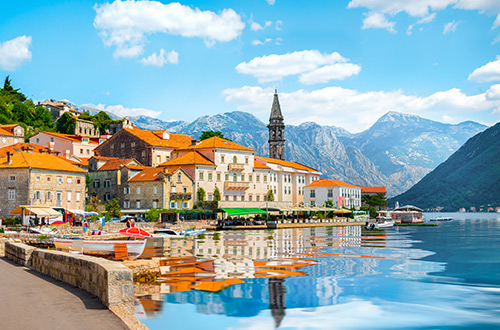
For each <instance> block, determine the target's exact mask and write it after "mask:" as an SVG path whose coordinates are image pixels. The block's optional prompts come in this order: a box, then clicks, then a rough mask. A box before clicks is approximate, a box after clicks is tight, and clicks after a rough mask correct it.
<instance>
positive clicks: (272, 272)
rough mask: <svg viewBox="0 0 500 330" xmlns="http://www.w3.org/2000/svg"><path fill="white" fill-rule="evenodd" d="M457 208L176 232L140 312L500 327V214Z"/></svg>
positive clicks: (238, 324) (156, 318)
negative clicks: (405, 220) (396, 217)
mask: <svg viewBox="0 0 500 330" xmlns="http://www.w3.org/2000/svg"><path fill="white" fill-rule="evenodd" d="M443 215H446V214H439V216H443ZM450 215H451V216H452V217H454V218H455V220H454V221H450V222H439V226H438V227H395V228H392V229H389V230H385V231H371V232H370V231H365V230H364V229H361V228H360V227H345V228H344V227H323V228H305V229H289V230H288V229H285V230H261V231H246V232H230V231H226V232H219V233H207V234H206V237H205V238H201V239H200V238H198V239H196V240H192V241H188V242H183V241H176V242H174V243H173V248H172V251H173V252H172V253H173V255H174V256H182V258H173V259H169V260H165V261H164V265H165V266H164V267H162V270H163V273H164V275H163V276H162V279H161V283H160V285H155V286H137V287H136V296H137V299H136V315H137V317H138V318H139V319H141V320H142V321H143V322H144V323H145V324H146V325H147V326H148V327H150V328H151V329H152V330H156V329H275V328H279V329H500V214H492V213H490V214H485V213H483V214H450ZM433 216H435V214H426V215H425V218H426V219H430V218H432V217H433ZM189 256H191V257H189Z"/></svg>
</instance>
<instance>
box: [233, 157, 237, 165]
mask: <svg viewBox="0 0 500 330" xmlns="http://www.w3.org/2000/svg"><path fill="white" fill-rule="evenodd" d="M237 162H238V158H237V157H236V156H234V157H233V164H236V163H237Z"/></svg>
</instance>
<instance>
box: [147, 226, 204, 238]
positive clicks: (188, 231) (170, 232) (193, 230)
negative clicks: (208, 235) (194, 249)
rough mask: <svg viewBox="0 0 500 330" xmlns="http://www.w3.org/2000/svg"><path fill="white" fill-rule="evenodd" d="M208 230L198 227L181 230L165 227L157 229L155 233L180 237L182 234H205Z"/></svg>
mask: <svg viewBox="0 0 500 330" xmlns="http://www.w3.org/2000/svg"><path fill="white" fill-rule="evenodd" d="M206 231H207V230H206V229H196V228H188V229H186V230H181V231H176V230H173V229H168V228H164V229H157V230H155V234H161V235H167V236H177V237H180V236H197V235H201V234H204V233H205V232H206Z"/></svg>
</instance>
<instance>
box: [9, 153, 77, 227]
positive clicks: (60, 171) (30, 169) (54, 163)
mask: <svg viewBox="0 0 500 330" xmlns="http://www.w3.org/2000/svg"><path fill="white" fill-rule="evenodd" d="M85 174H86V171H84V170H82V169H80V168H78V167H76V166H73V165H71V164H69V163H68V162H67V161H66V160H64V159H61V158H60V157H57V156H55V155H51V154H44V153H42V154H40V153H31V152H17V153H15V154H11V153H10V152H9V153H8V154H7V156H6V157H5V158H2V159H1V160H0V196H1V197H0V200H1V201H2V206H1V207H0V217H2V218H5V217H11V216H12V215H10V211H12V210H14V209H15V208H17V207H19V206H20V205H32V206H47V207H63V208H66V209H71V210H83V209H84V205H85Z"/></svg>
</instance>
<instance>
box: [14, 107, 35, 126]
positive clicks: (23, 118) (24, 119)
mask: <svg viewBox="0 0 500 330" xmlns="http://www.w3.org/2000/svg"><path fill="white" fill-rule="evenodd" d="M12 115H13V118H12V119H13V120H14V121H15V122H17V123H24V124H26V125H33V119H34V118H35V116H34V113H33V109H29V108H28V106H27V105H26V104H24V103H21V102H16V103H14V106H13V108H12Z"/></svg>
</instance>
